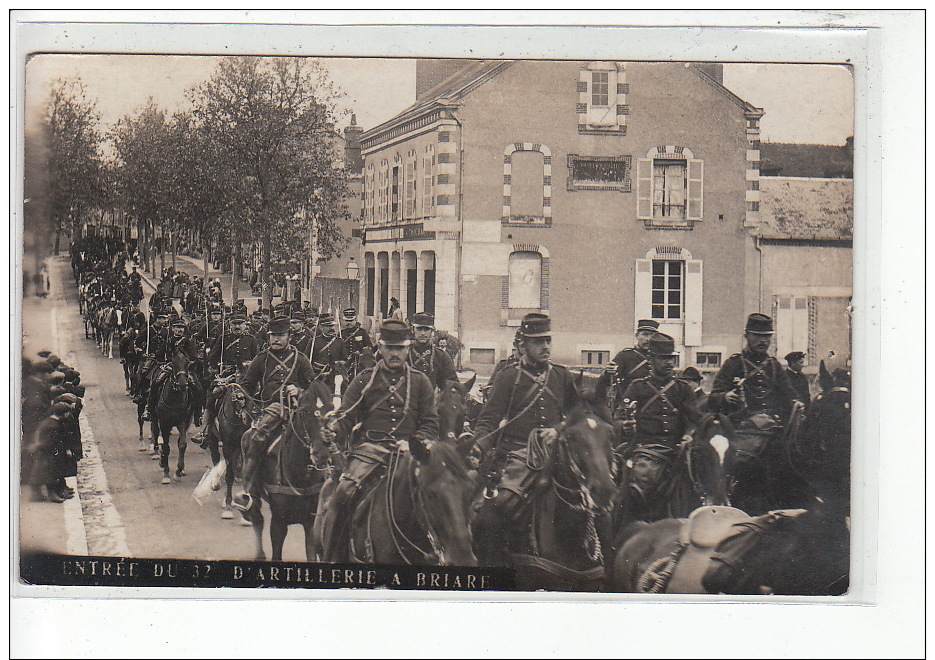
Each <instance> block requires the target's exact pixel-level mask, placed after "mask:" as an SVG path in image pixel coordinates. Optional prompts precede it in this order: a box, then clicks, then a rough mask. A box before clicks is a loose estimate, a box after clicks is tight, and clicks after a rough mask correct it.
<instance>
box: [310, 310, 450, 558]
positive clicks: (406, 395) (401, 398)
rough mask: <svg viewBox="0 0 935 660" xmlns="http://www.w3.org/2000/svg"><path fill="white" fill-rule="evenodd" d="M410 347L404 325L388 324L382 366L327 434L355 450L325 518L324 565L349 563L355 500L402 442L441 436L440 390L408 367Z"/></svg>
mask: <svg viewBox="0 0 935 660" xmlns="http://www.w3.org/2000/svg"><path fill="white" fill-rule="evenodd" d="M410 344H411V341H410V339H409V326H408V325H407V324H406V323H405V322H403V321H398V320H395V319H388V320H386V321H384V322H383V324H382V325H381V326H380V335H379V354H380V361H379V362H378V363H377V366H376V367H374V368H372V369H368V370H366V371H364V372H362V373H360V374H358V375H357V377H356V378H355V379H354V380H353V382H351V384H350V386H349V387H348V388H347V392H346V394H345V396H344V400H343V403H342V406H341V409H340V410H339V411H338V412H337V414H336V415H335V416H334V418H333V419H332V420H331V421H330V422H329V423H328V425H327V427H326V431H325V433H324V434H323V435H324V436H325V439H326V441H332V442H333V441H337V442H338V443H339V446H340V445H343V446H347V447H349V448H350V449H351V451H352V453H351V457H350V461H349V463H348V466H347V469H346V470H345V471H344V473H343V474H342V475H341V477H340V479H339V481H338V484H337V488H336V489H335V491H334V495H333V496H332V497H331V500H330V502H329V503H328V509H327V512H326V513H325V518H324V528H323V529H324V531H323V542H324V547H325V554H324V560H325V561H342V560H346V559H348V558H347V556H346V550H347V548H346V546H347V541H346V537H347V530H346V522H347V520H348V518H349V516H350V514H351V505H352V504H353V501H354V500H355V499H356V498H355V495H356V494H357V493H358V492H360V491H361V489H362V488H363V487H364V485H366V484H368V483H371V482H372V481H373V479H374V477H375V475H377V474H379V473H380V472H381V471H382V468H383V467H384V466H385V465H386V461H387V460H388V457H389V456H390V454H391V453H392V452H393V450H394V449H395V448H396V447H397V446H398V443H399V441H403V440H405V441H409V442H424V441H426V440H434V439H436V438H437V437H438V412H437V410H436V408H435V391H434V389H433V387H432V384H431V382H429V379H428V378H427V377H426V376H425V374H423V373H421V372H419V371H417V370H415V369H413V368H412V367H411V366H410V365H409V364H408V362H407V359H406V358H407V355H408V352H409V346H410ZM358 424H359V428H357V430H356V431H355V427H357V425H358Z"/></svg>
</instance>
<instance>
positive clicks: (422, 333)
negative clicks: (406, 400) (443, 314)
mask: <svg viewBox="0 0 935 660" xmlns="http://www.w3.org/2000/svg"><path fill="white" fill-rule="evenodd" d="M412 337H413V339H414V341H413V344H412V347H411V348H410V349H409V364H410V365H412V368H413V369H416V370H418V371H421V372H422V373H424V374H425V375H426V376H428V377H429V380H430V381H431V382H432V385H433V386H434V387H435V388H436V389H439V390H440V389H442V388H443V387H444V386H445V383H446V382H448V381H451V380H455V381H456V380H458V374H457V372H456V371H455V365H454V362H452V360H451V356H450V355H448V353H446V352H445V351H443V350H442V349H440V348H438V347H437V346H435V342H434V341H433V339H435V317H434V316H433V315H432V314H429V313H428V312H419V313H418V314H413V316H412Z"/></svg>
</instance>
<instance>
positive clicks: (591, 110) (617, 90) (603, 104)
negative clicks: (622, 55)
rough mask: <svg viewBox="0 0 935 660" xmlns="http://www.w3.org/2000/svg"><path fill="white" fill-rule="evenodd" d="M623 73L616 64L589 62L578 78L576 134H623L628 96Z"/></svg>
mask: <svg viewBox="0 0 935 660" xmlns="http://www.w3.org/2000/svg"><path fill="white" fill-rule="evenodd" d="M628 91H629V90H628V87H627V83H626V71H625V69H624V68H623V65H622V64H620V63H617V62H591V63H589V64H588V65H587V66H586V67H585V68H584V69H583V70H582V71H581V74H580V76H579V78H578V105H577V111H578V132H579V133H584V134H600V135H604V134H611V135H623V134H625V133H626V116H627V114H629V111H630V109H629V106H628V105H627V104H626V103H627V101H626V97H627V93H628Z"/></svg>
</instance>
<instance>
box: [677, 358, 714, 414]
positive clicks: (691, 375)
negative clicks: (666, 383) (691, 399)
mask: <svg viewBox="0 0 935 660" xmlns="http://www.w3.org/2000/svg"><path fill="white" fill-rule="evenodd" d="M679 380H684V381H685V382H686V383H688V384H689V385H691V386H692V389H693V390H694V392H695V404H696V406H697V408H698V410H707V409H708V393H707V392H705V391H704V388H702V387H701V381H702V380H704V379H703V378H702V377H701V372H700V371H698V370H697V369H695V367H686V368H685V370H684V371H682V373H681V374H679Z"/></svg>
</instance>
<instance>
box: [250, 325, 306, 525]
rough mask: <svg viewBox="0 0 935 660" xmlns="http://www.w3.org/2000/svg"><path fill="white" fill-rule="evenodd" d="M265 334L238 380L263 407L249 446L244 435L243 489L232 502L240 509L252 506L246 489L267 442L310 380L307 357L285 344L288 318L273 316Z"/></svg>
mask: <svg viewBox="0 0 935 660" xmlns="http://www.w3.org/2000/svg"><path fill="white" fill-rule="evenodd" d="M268 336H269V347H268V348H267V349H265V350H263V351H261V352H260V353H259V354H258V355H257V356H256V357H255V358H253V360H252V361H251V362H250V365H249V366H248V367H247V371H246V372H245V373H244V376H243V381H242V382H243V387H244V389H245V390H246V391H247V393H248V394H250V395H251V396H254V397H256V398H257V399H259V401H260V403H261V404H262V405H263V406H265V407H264V409H263V413H262V414H261V415H260V416H259V417H258V418H257V420H256V421H255V422H254V424H253V428H252V430H253V431H254V432H253V433H251V434H249V435H250V436H251V441H250V442H249V446H246V435H245V436H244V441H245V446H244V447H243V453H244V465H243V485H244V492H241V493H238V494H237V495H236V497H235V501H234V505H235V506H237V507H238V508H240V509H243V510H248V509H250V507H251V506H252V505H253V499H252V497H251V495H250V492H251V490H252V487H253V484H254V481H255V479H256V475H257V473H258V470H259V469H260V468H261V467H262V462H263V457H264V455H265V453H266V451H267V449H268V447H269V444H270V442H271V441H272V439H273V438H274V436H275V434H276V432H277V431H278V430H279V428H280V427H281V426H282V422H283V420H284V419H285V416H286V411H287V410H288V409H289V408H290V406H291V404H292V402H293V401H295V400H296V399H298V397H299V395H300V393H301V391H302V390H305V389H308V387H309V385H311V383H312V380H313V379H314V373H313V371H312V365H311V363H310V362H309V360H308V358H307V357H305V356H304V355H302V353H300V352H299V351H298V350H297V349H296V348H295V347H294V346H292V345H290V343H289V319H287V318H285V317H277V318H275V319H273V320H272V321H271V322H270V324H269V329H268Z"/></svg>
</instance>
